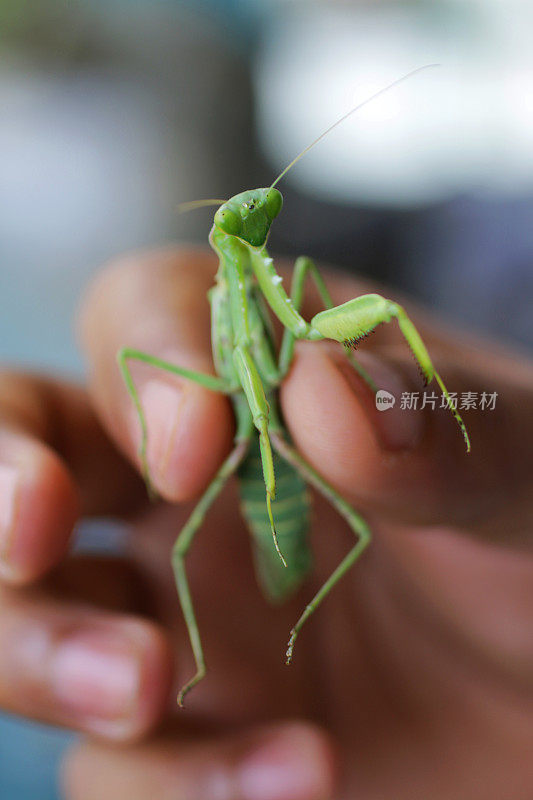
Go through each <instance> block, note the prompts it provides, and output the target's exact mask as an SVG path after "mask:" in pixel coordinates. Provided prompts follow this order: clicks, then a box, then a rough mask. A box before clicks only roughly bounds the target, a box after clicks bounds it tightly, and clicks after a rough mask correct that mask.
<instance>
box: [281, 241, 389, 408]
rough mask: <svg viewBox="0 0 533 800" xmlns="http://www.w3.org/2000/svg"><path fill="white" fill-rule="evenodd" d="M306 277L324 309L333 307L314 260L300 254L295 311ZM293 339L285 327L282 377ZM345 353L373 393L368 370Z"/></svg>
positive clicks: (296, 267)
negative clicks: (310, 281) (311, 283)
mask: <svg viewBox="0 0 533 800" xmlns="http://www.w3.org/2000/svg"><path fill="white" fill-rule="evenodd" d="M308 277H311V278H312V279H313V281H314V283H315V286H316V288H317V289H318V293H319V295H320V298H321V300H322V302H323V303H324V306H325V308H326V309H331V308H333V300H332V299H331V295H330V293H329V290H328V288H327V286H326V284H325V282H324V278H323V277H322V275H321V274H320V272H319V269H318V267H317V265H316V264H315V262H314V261H313V260H312V259H310V258H308V257H307V256H300V257H299V258H297V259H296V261H295V264H294V273H293V276H292V284H291V295H290V296H291V300H292V303H293V305H294V307H295V309H296V310H297V311H300V309H301V307H302V302H303V295H304V286H305V281H306V279H307V278H308ZM294 341H295V336H294V334H293V333H292V331H291V330H289V328H285V331H284V333H283V339H282V342H281V349H280V353H279V371H280V373H281V376H282V377H284V376H285V375H286V374H287V372H288V371H289V367H290V365H291V361H292V356H293V353H294ZM346 355H347V357H348V360H349V361H350V363H351V365H352V366H353V367H354V369H355V370H356V372H358V373H359V375H360V377H361V378H362V379H363V380H364V381H365V383H366V384H367V385H368V386H369V387H370V389H371V390H372V392H373V393H374V394H375V393H376V391H377V388H378V387H377V386H376V384H375V383H374V381H373V380H372V378H371V377H370V375H369V374H368V372H367V371H366V370H365V369H364V367H362V366H361V364H359V362H358V361H357V359H356V358H355V356H354V355H353V353H352V352H351V351H350V350H349V349H348V350H346Z"/></svg>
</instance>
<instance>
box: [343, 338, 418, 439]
mask: <svg viewBox="0 0 533 800" xmlns="http://www.w3.org/2000/svg"><path fill="white" fill-rule="evenodd" d="M356 360H357V362H358V363H360V364H361V366H362V367H363V368H364V369H365V370H366V372H367V373H368V374H369V375H370V377H371V378H372V380H373V381H374V383H375V384H376V386H377V392H376V393H374V392H373V391H371V390H370V389H369V387H368V385H367V384H366V383H365V382H364V380H363V379H362V378H361V376H360V375H359V374H358V373H357V371H356V368H355V367H354V366H353V365H352V364H350V362H349V361H348V360H347V359H345V360H343V361H342V362H341V363H339V366H340V368H341V372H342V374H343V375H344V376H345V378H346V379H347V380H348V383H349V384H350V386H351V387H352V389H354V391H355V393H356V394H357V396H358V398H359V400H360V401H361V402H362V403H363V406H364V408H365V411H366V412H367V414H368V416H369V418H370V420H371V422H372V425H373V427H374V430H375V432H376V436H377V438H378V440H379V443H380V445H381V447H382V448H383V449H384V450H390V451H399V450H413V449H415V447H416V446H417V445H418V444H419V442H420V440H421V439H422V435H423V429H424V414H423V413H421V412H420V411H419V410H418V409H417V408H412V407H409V404H408V403H406V402H405V397H406V396H410V395H411V394H416V392H415V391H414V390H413V386H412V385H411V384H410V383H409V382H408V380H407V378H406V377H405V376H404V375H403V374H402V372H401V370H400V369H399V368H397V367H396V365H395V364H393V363H392V362H391V361H389V360H388V359H385V358H383V357H381V356H377V355H375V354H374V353H357V354H356Z"/></svg>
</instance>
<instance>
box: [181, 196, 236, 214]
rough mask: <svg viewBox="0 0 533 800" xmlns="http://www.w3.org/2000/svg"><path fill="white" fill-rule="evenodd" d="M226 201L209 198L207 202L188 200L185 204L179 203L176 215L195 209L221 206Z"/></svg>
mask: <svg viewBox="0 0 533 800" xmlns="http://www.w3.org/2000/svg"><path fill="white" fill-rule="evenodd" d="M226 202H227V201H226V200H220V199H218V198H210V199H209V200H188V201H187V202H186V203H179V205H178V214H185V213H186V212H187V211H194V209H195V208H204V206H221V205H222V203H226Z"/></svg>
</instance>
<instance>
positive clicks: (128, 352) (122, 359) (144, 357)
mask: <svg viewBox="0 0 533 800" xmlns="http://www.w3.org/2000/svg"><path fill="white" fill-rule="evenodd" d="M117 360H118V365H119V367H120V371H121V373H122V377H123V378H124V383H125V384H126V388H127V390H128V394H129V395H130V397H131V399H132V401H133V404H134V406H135V410H136V411H137V416H138V418H139V424H140V426H141V444H140V447H139V459H140V461H141V471H142V475H143V478H144V481H145V483H146V487H147V489H148V494H149V495H150V497H151V498H152V499H154V498H155V497H156V492H155V490H154V488H153V485H152V479H151V476H150V470H149V468H148V462H147V460H146V445H147V442H148V428H147V426H146V417H145V414H144V411H143V407H142V404H141V400H140V398H139V393H138V391H137V388H136V386H135V383H134V380H133V376H132V374H131V370H130V367H129V364H128V362H129V361H141V362H143V363H144V364H149V365H150V366H152V367H156V368H158V369H160V370H163V371H164V372H169V373H171V374H172V375H178V376H179V377H181V378H187V379H188V380H190V381H194V382H195V383H198V384H199V385H200V386H205V388H206V389H210V390H211V391H213V392H222V393H223V394H229V393H230V392H232V391H234V390H235V387H231V386H229V385H228V383H227V382H226V381H224V380H222V378H217V377H215V376H214V375H207V374H204V373H203V372H195V371H194V370H191V369H186V368H185V367H177V366H176V365H175V364H171V363H170V362H168V361H163V360H162V359H160V358H156V357H155V356H151V355H149V354H148V353H142V352H141V351H140V350H133V349H132V348H129V347H124V348H123V349H122V350H120V351H119V353H118V355H117Z"/></svg>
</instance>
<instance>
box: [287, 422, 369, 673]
mask: <svg viewBox="0 0 533 800" xmlns="http://www.w3.org/2000/svg"><path fill="white" fill-rule="evenodd" d="M272 444H273V445H274V448H275V450H276V451H277V452H278V453H279V454H280V456H282V457H283V458H284V459H285V460H286V461H288V462H289V463H290V464H292V465H293V466H294V467H295V468H296V469H297V470H298V472H299V473H300V474H301V475H302V477H303V478H305V480H306V481H308V482H309V483H310V484H312V485H313V486H314V487H315V488H316V489H317V490H318V491H319V492H320V493H321V494H322V495H324V497H326V498H327V499H328V500H329V501H330V503H331V504H332V505H333V506H334V507H335V508H336V509H337V511H338V512H339V514H341V516H343V517H344V519H345V520H346V522H347V523H348V525H349V526H350V528H351V530H352V532H353V533H354V534H355V536H356V537H357V542H356V544H355V545H354V546H353V547H352V549H351V550H350V552H349V553H348V554H347V555H346V556H345V557H344V558H343V560H342V561H341V563H340V564H339V566H338V567H337V569H336V570H335V571H334V572H333V573H332V574H331V575H330V577H329V578H328V579H327V580H326V581H325V583H324V584H323V586H322V587H321V588H320V589H319V590H318V592H317V593H316V594H315V596H314V597H313V599H312V600H311V602H310V603H308V604H307V606H306V607H305V610H304V611H303V613H302V615H301V616H300V618H299V619H298V621H297V623H296V625H295V626H294V628H293V629H292V630H291V633H290V638H289V643H288V646H287V655H286V658H287V662H286V663H287V664H290V663H291V660H292V653H293V648H294V643H295V642H296V638H297V636H298V634H299V633H300V630H301V628H302V626H303V625H304V623H305V622H306V621H307V620H308V619H309V617H310V616H311V615H312V614H313V613H314V612H315V611H316V609H317V608H318V606H319V605H320V604H321V603H322V601H323V600H324V599H325V598H326V597H327V595H328V594H329V593H330V592H331V590H332V589H333V587H334V586H335V585H336V584H337V583H338V582H339V581H340V579H341V578H342V577H343V576H344V575H345V574H346V572H348V570H349V569H350V568H351V567H352V566H353V565H354V564H355V562H356V561H357V559H358V558H359V557H360V555H361V554H362V553H363V551H364V550H365V549H366V547H367V546H368V544H369V543H370V540H371V538H372V536H371V533H370V529H369V527H368V525H367V523H366V522H365V520H364V519H363V517H362V516H361V515H360V514H358V513H357V511H355V509H354V508H352V506H351V505H350V504H349V503H347V502H346V500H345V499H344V498H343V497H342V496H341V495H340V494H339V493H338V492H337V491H336V490H335V489H334V488H333V487H332V486H330V484H329V483H328V482H327V481H325V480H324V478H322V476H321V475H319V474H318V472H316V470H314V469H313V467H311V466H310V464H308V463H307V462H306V460H305V459H304V458H302V456H301V455H300V454H299V453H298V451H297V450H295V448H294V447H291V445H289V444H288V443H287V442H286V441H285V440H284V439H283V437H282V436H280V435H278V434H273V436H272Z"/></svg>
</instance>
